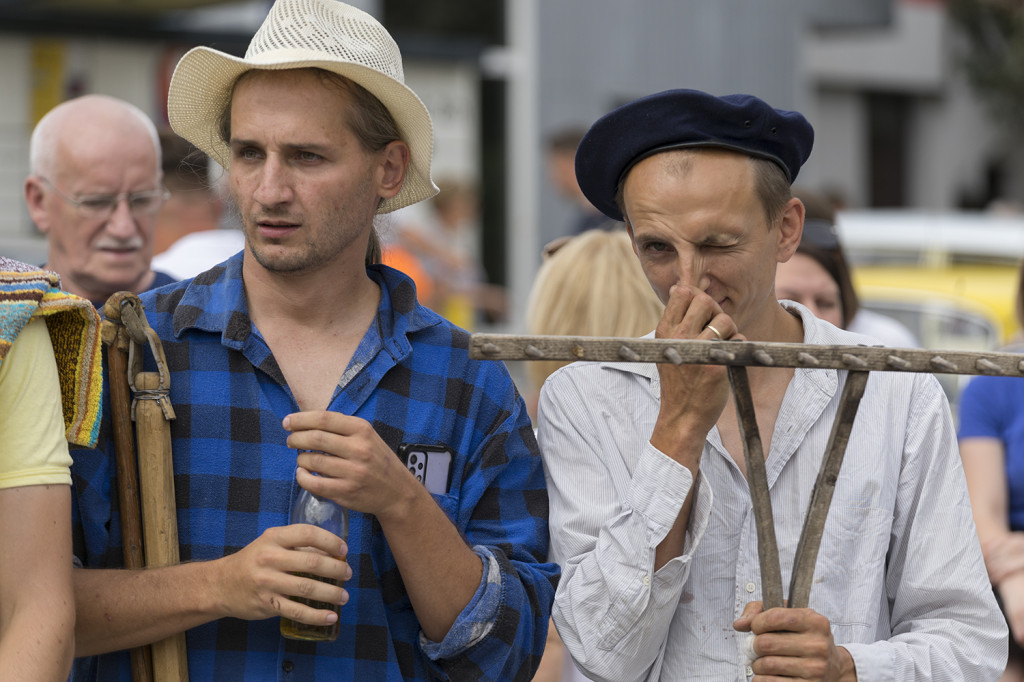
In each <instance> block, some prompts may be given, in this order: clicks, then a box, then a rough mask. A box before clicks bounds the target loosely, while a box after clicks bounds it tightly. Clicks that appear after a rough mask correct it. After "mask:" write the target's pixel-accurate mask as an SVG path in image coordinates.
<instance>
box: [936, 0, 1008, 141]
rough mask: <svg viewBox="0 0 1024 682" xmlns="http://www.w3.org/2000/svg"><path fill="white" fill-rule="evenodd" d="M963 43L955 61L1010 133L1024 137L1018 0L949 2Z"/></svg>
mask: <svg viewBox="0 0 1024 682" xmlns="http://www.w3.org/2000/svg"><path fill="white" fill-rule="evenodd" d="M948 7H949V14H950V17H951V18H952V20H953V24H954V26H955V27H956V28H958V29H959V32H960V33H961V34H962V35H963V37H964V38H965V40H964V41H963V43H962V45H961V47H962V49H961V50H960V51H959V55H958V57H959V61H960V64H961V65H962V66H963V68H964V69H965V71H966V73H967V77H968V79H969V81H970V83H971V84H972V86H973V87H974V89H975V91H976V92H977V94H978V96H979V97H980V98H981V99H982V100H983V102H984V104H985V105H986V106H987V107H988V108H989V110H990V111H991V112H992V114H993V116H994V117H995V118H996V119H997V120H998V121H1000V122H1002V123H1004V124H1006V125H1008V126H1009V129H1010V130H1012V131H1013V132H1014V133H1017V134H1021V133H1024V115H1022V114H1024V2H1021V1H1020V0H949V3H948Z"/></svg>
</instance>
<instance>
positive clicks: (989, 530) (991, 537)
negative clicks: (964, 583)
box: [960, 438, 1024, 585]
mask: <svg viewBox="0 0 1024 682" xmlns="http://www.w3.org/2000/svg"><path fill="white" fill-rule="evenodd" d="M960 457H961V459H962V461H963V467H964V474H965V476H966V477H967V491H968V492H969V493H970V496H971V511H972V512H973V514H974V524H975V525H976V526H977V528H978V539H979V540H980V541H981V549H982V553H983V554H984V556H985V565H986V566H987V568H988V572H989V577H990V578H991V580H992V584H993V585H998V584H999V583H1000V582H1002V580H1003V579H1004V578H1006V576H1008V575H1010V574H1012V573H1015V572H1017V571H1020V570H1022V569H1024V533H1012V532H1011V531H1010V511H1009V499H1008V493H1007V490H1008V485H1007V480H1006V454H1005V450H1004V449H1003V444H1002V442H1001V441H1000V440H999V439H998V438H964V439H963V440H961V441H960Z"/></svg>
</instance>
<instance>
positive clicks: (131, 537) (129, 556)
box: [106, 343, 153, 682]
mask: <svg viewBox="0 0 1024 682" xmlns="http://www.w3.org/2000/svg"><path fill="white" fill-rule="evenodd" d="M106 350H107V368H108V378H109V382H110V406H111V409H110V418H111V427H112V431H113V438H114V458H115V461H116V465H117V500H118V505H119V508H120V516H121V546H122V554H123V557H124V566H125V568H130V569H141V568H143V567H144V566H145V561H144V558H143V549H142V516H141V512H140V509H139V480H138V475H137V469H136V464H135V439H134V438H133V436H132V422H131V396H130V395H129V390H128V354H127V353H126V352H125V351H124V350H122V349H121V348H119V347H118V344H117V343H111V344H109V345H107V346H106ZM130 656H131V661H132V663H131V667H132V680H133V682H150V680H152V679H153V674H152V665H151V661H150V648H149V647H148V646H140V647H135V648H133V649H132V650H131V653H130Z"/></svg>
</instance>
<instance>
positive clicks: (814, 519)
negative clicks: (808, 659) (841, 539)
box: [755, 371, 869, 609]
mask: <svg viewBox="0 0 1024 682" xmlns="http://www.w3.org/2000/svg"><path fill="white" fill-rule="evenodd" d="M868 374H869V372H866V371H851V372H850V373H849V374H848V375H847V377H846V385H845V386H844V387H843V394H842V396H841V397H840V399H839V412H838V414H837V415H836V420H835V421H834V422H833V423H832V433H831V434H830V435H829V439H828V448H827V449H826V450H825V458H824V460H823V461H822V463H821V468H820V469H819V470H818V478H817V480H816V481H815V482H814V488H813V489H812V490H811V501H810V503H809V504H808V506H807V515H806V516H805V517H804V527H803V530H801V531H800V541H799V543H798V544H797V546H796V556H795V557H794V558H793V575H792V576H791V578H790V582H789V607H790V608H793V609H802V608H806V607H807V604H808V603H809V601H810V596H811V584H812V582H813V580H814V564H815V562H816V561H817V558H818V547H819V546H820V545H821V534H822V532H823V531H824V530H825V519H826V518H827V517H828V509H829V505H831V503H832V492H833V491H834V490H835V487H836V480H837V479H838V478H839V468H840V467H841V466H842V464H843V457H844V455H845V454H846V444H847V443H848V442H849V440H850V431H851V430H852V429H853V420H854V419H855V418H856V416H857V409H858V408H859V407H860V399H861V398H862V397H863V396H864V387H865V386H866V385H867V382H868ZM755 513H756V510H755Z"/></svg>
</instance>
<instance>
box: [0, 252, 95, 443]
mask: <svg viewBox="0 0 1024 682" xmlns="http://www.w3.org/2000/svg"><path fill="white" fill-rule="evenodd" d="M33 317H42V318H44V319H45V320H46V328H47V330H48V331H49V333H50V341H51V342H52V344H53V354H54V357H55V358H56V359H57V372H58V374H59V375H60V389H61V406H62V408H63V411H64V426H65V436H66V437H67V440H68V442H69V443H71V444H73V445H80V446H83V447H87V448H91V447H94V446H95V445H96V438H97V436H98V435H99V428H100V419H99V416H100V399H101V397H102V390H103V370H102V364H101V362H102V360H101V353H100V316H99V313H97V312H96V309H95V308H94V307H93V305H92V303H90V302H89V301H87V300H85V299H84V298H81V297H79V296H75V295H74V294H69V293H68V292H66V291H63V290H61V288H60V277H59V276H58V275H57V273H55V272H49V271H47V270H40V269H39V268H37V267H35V266H32V265H28V264H26V263H21V262H18V261H15V260H11V259H9V258H4V257H3V256H0V363H3V361H4V358H5V357H7V353H8V351H10V349H11V346H12V345H13V344H14V340H15V339H17V338H18V334H20V333H21V330H22V329H24V328H25V325H27V324H28V323H29V320H31V319H32V318H33Z"/></svg>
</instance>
